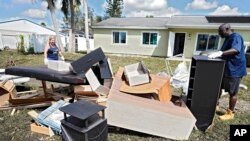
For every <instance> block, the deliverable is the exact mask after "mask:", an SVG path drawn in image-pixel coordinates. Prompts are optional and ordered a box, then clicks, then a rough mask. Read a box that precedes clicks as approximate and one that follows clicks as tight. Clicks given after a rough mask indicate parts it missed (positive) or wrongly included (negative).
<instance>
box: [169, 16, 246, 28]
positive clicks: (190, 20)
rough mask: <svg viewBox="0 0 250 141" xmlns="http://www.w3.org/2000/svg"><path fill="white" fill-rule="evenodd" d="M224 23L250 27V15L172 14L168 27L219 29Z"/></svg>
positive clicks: (233, 26)
mask: <svg viewBox="0 0 250 141" xmlns="http://www.w3.org/2000/svg"><path fill="white" fill-rule="evenodd" d="M222 23H230V24H231V27H232V28H234V29H247V28H248V29H249V28H250V16H172V17H171V20H170V22H168V23H167V24H166V26H167V27H168V28H200V29H204V28H206V29H217V28H218V27H219V26H220V25H221V24H222Z"/></svg>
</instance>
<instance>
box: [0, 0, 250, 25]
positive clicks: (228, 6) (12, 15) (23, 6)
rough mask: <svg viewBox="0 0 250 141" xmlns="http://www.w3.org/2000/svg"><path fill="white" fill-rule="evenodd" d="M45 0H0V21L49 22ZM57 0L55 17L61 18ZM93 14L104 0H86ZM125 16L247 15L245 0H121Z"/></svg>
mask: <svg viewBox="0 0 250 141" xmlns="http://www.w3.org/2000/svg"><path fill="white" fill-rule="evenodd" d="M45 1H46V0H0V21H8V20H14V19H28V20H31V21H34V22H36V23H38V24H40V23H42V22H44V23H46V25H48V26H52V24H51V23H52V21H51V16H50V13H49V10H47V2H45ZM60 1H61V0H57V4H56V6H57V11H56V13H57V17H58V21H59V22H62V17H63V16H62V12H61V11H60V7H61V4H60ZM87 1H88V6H89V7H91V8H93V9H94V14H95V15H99V16H103V15H104V11H105V1H106V0H87ZM123 1H124V8H123V16H125V17H145V16H149V15H152V16H154V17H167V16H171V15H249V16H250V1H249V0H123Z"/></svg>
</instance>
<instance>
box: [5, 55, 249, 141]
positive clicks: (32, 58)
mask: <svg viewBox="0 0 250 141" xmlns="http://www.w3.org/2000/svg"><path fill="white" fill-rule="evenodd" d="M83 55H84V54H79V53H75V54H69V53H65V58H66V59H70V60H75V59H77V58H79V57H81V56H83ZM108 56H109V57H110V59H111V63H112V67H113V71H114V72H116V70H117V69H118V67H119V66H124V65H128V64H132V63H136V62H138V61H144V63H145V65H146V66H147V67H148V68H149V69H150V71H151V73H157V72H160V71H166V65H165V61H164V58H156V57H131V56H113V55H108ZM11 58H12V60H13V61H14V62H15V64H16V65H18V66H41V65H43V54H35V55H22V54H18V53H16V52H13V51H1V52H0V60H1V61H0V68H5V67H6V63H7V62H8V61H10V59H11ZM170 65H171V67H172V68H173V70H174V69H175V68H176V66H177V65H178V61H171V62H170ZM248 72H250V69H249V68H248ZM242 83H243V84H245V85H247V86H248V87H249V89H250V75H248V76H247V77H244V78H243V81H242ZM249 89H248V90H243V89H241V90H240V92H239V102H238V105H237V106H236V113H235V119H234V120H231V121H226V122H221V121H219V120H218V116H217V115H216V116H215V120H214V126H213V128H212V129H211V130H208V131H207V132H205V133H203V132H200V131H197V130H193V131H192V133H191V135H190V137H189V140H192V141H193V140H197V141H200V140H205V141H210V140H211V141H225V140H229V127H230V125H231V124H250V90H249ZM222 100H223V101H224V103H225V104H224V108H226V107H227V101H228V97H227V96H225V97H223V98H222ZM36 110H38V111H42V110H43V109H36ZM28 111H29V110H28V109H24V110H18V111H17V112H16V113H15V115H14V116H10V112H11V111H0V131H1V132H0V141H9V140H12V141H35V140H46V141H59V140H61V138H60V136H53V137H48V136H44V135H40V134H36V133H32V132H31V131H30V121H31V117H29V116H28V114H27V112H28ZM176 132H178V131H176ZM108 140H109V141H167V140H169V139H164V138H160V137H155V136H151V135H147V134H142V133H138V132H134V131H129V130H125V129H119V130H117V128H113V127H109V135H108Z"/></svg>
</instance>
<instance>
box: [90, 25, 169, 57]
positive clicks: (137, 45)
mask: <svg viewBox="0 0 250 141" xmlns="http://www.w3.org/2000/svg"><path fill="white" fill-rule="evenodd" d="M112 31H114V30H112V29H95V31H94V32H95V34H94V46H95V48H98V47H102V49H103V50H104V52H107V53H118V54H136V55H149V56H162V57H166V56H167V46H168V31H167V30H137V29H132V30H131V29H127V30H126V29H121V30H119V29H115V31H125V32H126V33H127V41H126V42H127V43H126V44H113V40H112V38H113V37H112V35H113V34H112ZM142 32H157V33H158V45H157V46H156V47H155V46H153V45H143V44H142Z"/></svg>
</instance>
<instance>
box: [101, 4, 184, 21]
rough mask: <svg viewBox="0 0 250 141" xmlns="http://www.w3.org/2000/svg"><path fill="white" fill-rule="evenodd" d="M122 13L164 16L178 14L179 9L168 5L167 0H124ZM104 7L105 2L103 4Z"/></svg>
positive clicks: (136, 15)
mask: <svg viewBox="0 0 250 141" xmlns="http://www.w3.org/2000/svg"><path fill="white" fill-rule="evenodd" d="M123 2H124V5H123V6H124V9H123V13H124V14H125V15H126V16H127V17H146V16H151V15H152V16H154V17H166V16H170V15H173V14H180V13H181V11H180V10H178V9H176V8H173V7H168V1H167V0H126V1H123ZM103 7H105V4H104V5H103Z"/></svg>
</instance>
